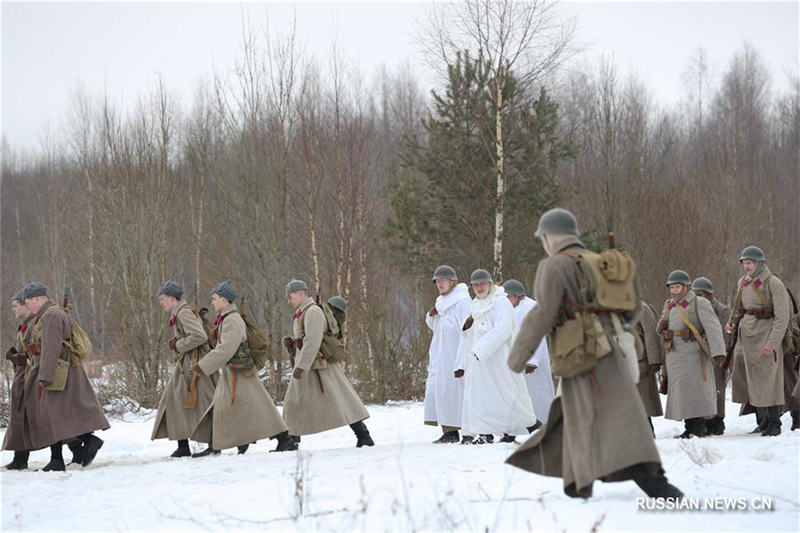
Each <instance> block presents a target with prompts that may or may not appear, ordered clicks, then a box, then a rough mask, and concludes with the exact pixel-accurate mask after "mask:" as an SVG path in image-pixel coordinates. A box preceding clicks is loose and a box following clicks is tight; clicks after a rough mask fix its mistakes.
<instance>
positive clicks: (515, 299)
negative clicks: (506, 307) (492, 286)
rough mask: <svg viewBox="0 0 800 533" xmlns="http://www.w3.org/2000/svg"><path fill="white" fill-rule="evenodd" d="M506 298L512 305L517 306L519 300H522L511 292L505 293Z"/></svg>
mask: <svg viewBox="0 0 800 533" xmlns="http://www.w3.org/2000/svg"><path fill="white" fill-rule="evenodd" d="M506 298H508V301H509V302H511V305H513V306H514V307H516V306H518V305H519V301H520V300H522V298H520V297H519V296H515V295H513V294H506Z"/></svg>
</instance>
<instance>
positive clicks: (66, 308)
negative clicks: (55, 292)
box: [61, 287, 72, 314]
mask: <svg viewBox="0 0 800 533" xmlns="http://www.w3.org/2000/svg"><path fill="white" fill-rule="evenodd" d="M61 308H62V309H63V310H64V311H66V312H67V314H69V313H70V311H72V306H71V305H70V303H69V287H64V300H63V301H62V302H61Z"/></svg>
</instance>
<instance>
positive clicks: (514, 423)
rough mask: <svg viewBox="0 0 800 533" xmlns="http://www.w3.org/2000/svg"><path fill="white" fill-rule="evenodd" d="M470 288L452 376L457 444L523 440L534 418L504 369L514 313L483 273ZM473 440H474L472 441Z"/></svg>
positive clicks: (523, 391) (519, 381) (518, 379)
mask: <svg viewBox="0 0 800 533" xmlns="http://www.w3.org/2000/svg"><path fill="white" fill-rule="evenodd" d="M470 283H471V284H472V289H473V290H474V291H475V298H474V299H473V300H472V302H471V303H470V316H469V318H467V320H466V321H465V323H464V326H463V332H462V334H461V342H460V344H459V348H458V362H457V364H456V376H459V375H461V376H464V409H463V411H462V414H461V429H462V434H463V435H465V438H464V440H462V444H466V443H469V442H475V443H476V444H482V443H484V442H492V441H493V440H494V438H493V437H492V435H494V434H507V435H525V434H528V433H529V432H531V431H532V430H533V425H534V424H535V423H536V415H534V413H533V406H532V404H531V399H530V396H528V390H527V388H526V386H525V379H524V378H523V377H522V375H521V374H515V373H514V372H512V371H511V370H510V369H509V367H508V353H509V351H510V349H511V341H512V339H513V338H514V333H515V331H516V329H517V328H516V320H515V319H514V308H513V307H512V306H511V302H509V301H508V298H506V292H505V290H503V287H498V286H497V285H495V284H494V283H493V282H492V277H491V275H490V274H489V273H488V272H487V271H486V270H482V269H478V270H476V271H475V272H473V273H472V276H471V277H470ZM476 435H480V437H478V438H477V439H474V441H473V438H474V436H476ZM471 437H472V438H471Z"/></svg>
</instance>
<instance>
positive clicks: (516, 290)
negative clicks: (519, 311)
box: [503, 279, 525, 298]
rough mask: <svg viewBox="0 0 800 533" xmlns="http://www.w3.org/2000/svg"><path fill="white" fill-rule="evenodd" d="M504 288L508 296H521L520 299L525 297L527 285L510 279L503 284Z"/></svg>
mask: <svg viewBox="0 0 800 533" xmlns="http://www.w3.org/2000/svg"><path fill="white" fill-rule="evenodd" d="M503 288H504V289H505V290H506V292H507V293H508V294H513V295H514V296H519V297H520V298H522V297H523V296H525V285H523V284H522V283H520V282H519V281H517V280H515V279H510V280H508V281H506V282H505V283H503Z"/></svg>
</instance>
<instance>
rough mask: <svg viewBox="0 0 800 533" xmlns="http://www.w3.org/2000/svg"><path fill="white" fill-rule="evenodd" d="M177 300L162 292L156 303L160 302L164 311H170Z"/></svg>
mask: <svg viewBox="0 0 800 533" xmlns="http://www.w3.org/2000/svg"><path fill="white" fill-rule="evenodd" d="M215 296H216V295H215ZM212 299H213V297H212ZM177 301H178V300H176V299H175V298H174V297H173V296H167V295H166V294H162V295H161V296H159V297H158V303H159V304H161V309H163V310H164V311H171V310H172V308H173V307H174V306H175V304H176V303H177Z"/></svg>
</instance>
